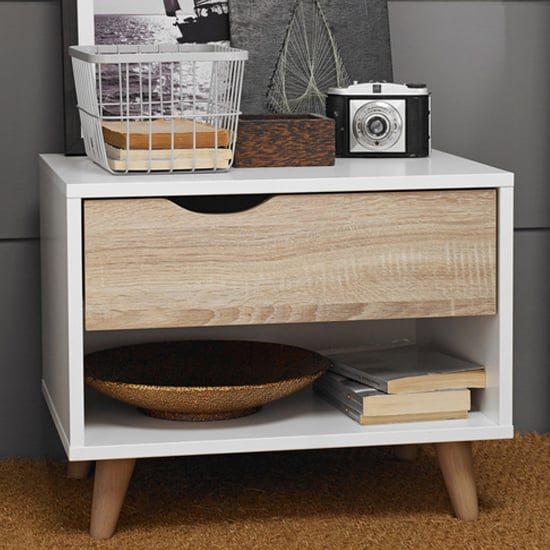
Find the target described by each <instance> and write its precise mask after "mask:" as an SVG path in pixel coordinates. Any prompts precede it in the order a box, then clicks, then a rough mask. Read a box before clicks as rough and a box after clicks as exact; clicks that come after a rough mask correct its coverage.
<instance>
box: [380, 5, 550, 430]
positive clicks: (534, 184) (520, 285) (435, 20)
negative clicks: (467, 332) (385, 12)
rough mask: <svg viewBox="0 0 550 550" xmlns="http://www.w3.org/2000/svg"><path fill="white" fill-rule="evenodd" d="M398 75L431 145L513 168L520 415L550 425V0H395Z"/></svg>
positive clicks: (518, 421) (518, 419) (519, 419)
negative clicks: (408, 86) (423, 115)
mask: <svg viewBox="0 0 550 550" xmlns="http://www.w3.org/2000/svg"><path fill="white" fill-rule="evenodd" d="M389 9H390V32H391V38H392V54H393V67H394V78H395V79H396V80H403V81H411V80H412V81H425V82H426V83H427V84H428V86H429V87H430V89H431V91H432V93H433V97H432V111H433V114H432V123H433V132H432V133H433V145H434V147H436V148H438V149H443V150H445V151H449V152H453V153H456V154H460V155H464V156H466V157H469V158H472V159H476V160H479V161H481V162H486V163H487V164H492V165H494V166H499V167H501V168H505V169H508V170H511V171H513V172H515V174H516V187H515V227H516V231H515V295H514V301H515V305H514V307H515V316H514V331H515V336H514V384H515V389H514V407H515V412H514V422H515V425H516V428H517V429H518V430H520V431H539V432H548V431H550V399H548V391H549V390H550V361H549V359H548V358H549V357H550V334H549V329H550V323H549V321H550V285H548V281H549V280H550V279H549V278H548V275H549V272H550V208H549V206H550V70H549V66H550V1H548V0H538V1H529V0H521V1H490V2H487V1H469V2H466V1H457V0H450V1H434V0H417V1H412V0H393V1H390V2H389Z"/></svg>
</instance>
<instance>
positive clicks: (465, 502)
mask: <svg viewBox="0 0 550 550" xmlns="http://www.w3.org/2000/svg"><path fill="white" fill-rule="evenodd" d="M435 448H436V451H437V457H438V459H439V467H440V468H441V473H442V474H443V479H444V480H445V485H446V486H447V491H448V492H449V497H450V499H451V503H452V505H453V508H454V511H455V515H456V517H457V518H459V519H464V520H474V519H477V518H478V516H479V509H478V503H477V491H476V485H475V480H474V465H473V460H472V443H471V441H453V442H448V443H436V444H435Z"/></svg>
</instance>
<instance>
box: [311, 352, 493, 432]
mask: <svg viewBox="0 0 550 550" xmlns="http://www.w3.org/2000/svg"><path fill="white" fill-rule="evenodd" d="M328 357H329V358H330V359H331V361H332V366H331V367H330V369H329V370H328V371H327V372H326V373H325V374H324V375H323V376H322V377H320V378H318V379H317V380H316V381H315V382H314V384H313V388H314V391H315V392H317V393H318V394H319V395H321V396H322V397H323V398H324V399H325V400H327V401H328V402H329V403H331V404H332V405H334V406H335V407H337V408H338V409H340V410H342V411H343V412H344V413H346V414H347V415H348V416H350V417H351V418H353V419H354V420H356V421H357V422H359V423H360V424H382V423H386V422H412V421H423V420H446V419H453V418H465V417H466V416H467V415H468V412H469V410H470V407H471V395H470V388H483V387H485V385H486V373H485V368H484V367H483V366H482V365H479V364H477V363H473V362H471V361H465V360H464V359H459V358H457V357H453V356H451V355H448V354H446V353H442V352H440V351H438V350H435V349H431V348H426V347H418V346H401V347H396V348H390V349H384V350H375V351H373V350H364V351H355V352H349V353H341V354H332V355H329V356H328Z"/></svg>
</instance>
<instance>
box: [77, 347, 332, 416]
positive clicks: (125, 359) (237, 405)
mask: <svg viewBox="0 0 550 550" xmlns="http://www.w3.org/2000/svg"><path fill="white" fill-rule="evenodd" d="M84 364H85V379H86V383H87V384H89V385H90V386H92V387H94V388H96V389H97V390H99V391H101V392H102V393H105V394H106V395H109V396H110V397H113V398H115V399H118V400H119V401H123V402H125V403H128V404H131V405H134V406H136V407H139V408H140V409H141V410H142V411H143V412H144V413H145V414H148V415H150V416H154V417H157V418H165V419H168V420H193V421H199V420H225V419H229V418H236V417H239V416H245V415H247V414H252V413H253V412H256V411H257V410H259V408H260V407H261V406H262V405H264V404H266V403H269V402H270V401H274V400H276V399H280V398H281V397H285V396H286V395H289V394H291V393H293V392H295V391H297V390H299V389H301V388H303V387H305V386H307V385H308V384H310V383H311V382H313V380H315V379H316V378H318V377H319V376H321V375H322V374H323V373H324V372H325V370H326V369H327V368H328V367H329V366H330V361H329V360H328V359H327V358H326V357H323V356H322V355H320V354H318V353H316V352H313V351H310V350H306V349H303V348H299V347H295V346H288V345H284V344H273V343H266V342H252V341H240V340H189V341H178V342H155V343H149V344H138V345H134V346H125V347H121V348H114V349H109V350H104V351H99V352H95V353H91V354H89V355H87V356H86V357H85V361H84Z"/></svg>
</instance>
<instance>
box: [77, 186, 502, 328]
mask: <svg viewBox="0 0 550 550" xmlns="http://www.w3.org/2000/svg"><path fill="white" fill-rule="evenodd" d="M84 262H85V264H84V265H85V283H84V284H85V321H86V329H87V330H104V329H124V328H153V327H176V326H204V325H239V324H259V323H290V322H314V321H329V320H333V321H340V320H353V319H391V318H394V319H395V318H406V317H436V316H437V317H440V316H442V317H447V316H461V315H485V314H493V313H495V311H496V190H493V189H490V190H456V191H455V190H452V191H411V192H403V191H401V192H380V193H379V192H372V193H345V194H338V193H335V194H310V195H276V196H274V197H272V198H270V199H269V200H267V201H266V202H264V203H262V204H260V205H259V206H256V207H254V208H252V209H249V210H247V211H243V212H238V213H230V214H203V213H196V212H191V211H188V210H186V209H184V208H181V207H180V206H178V205H176V204H174V203H173V202H171V201H170V200H167V199H162V198H158V199H157V198H153V199H104V200H86V201H85V203H84Z"/></svg>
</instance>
